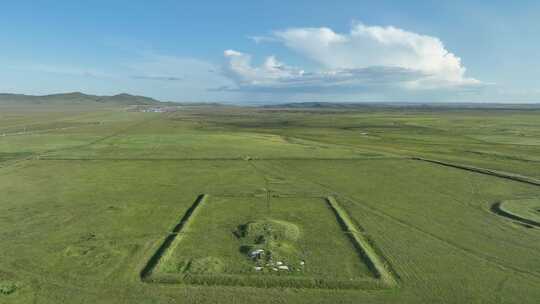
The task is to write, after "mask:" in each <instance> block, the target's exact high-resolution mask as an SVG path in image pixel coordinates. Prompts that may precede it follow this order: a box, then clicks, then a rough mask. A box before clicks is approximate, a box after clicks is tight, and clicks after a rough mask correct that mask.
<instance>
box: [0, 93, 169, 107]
mask: <svg viewBox="0 0 540 304" xmlns="http://www.w3.org/2000/svg"><path fill="white" fill-rule="evenodd" d="M1 104H9V105H17V104H20V105H39V104H43V105H47V104H51V105H71V104H73V105H75V104H78V105H91V104H95V105H99V104H102V105H126V106H127V105H158V104H162V102H161V101H159V100H156V99H153V98H150V97H145V96H138V95H130V94H126V93H122V94H117V95H112V96H98V95H88V94H84V93H80V92H73V93H61V94H51V95H42V96H36V95H24V94H8V93H0V105H1Z"/></svg>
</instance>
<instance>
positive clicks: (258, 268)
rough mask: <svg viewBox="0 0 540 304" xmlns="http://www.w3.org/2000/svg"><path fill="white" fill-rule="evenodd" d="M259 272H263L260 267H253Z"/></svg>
mask: <svg viewBox="0 0 540 304" xmlns="http://www.w3.org/2000/svg"><path fill="white" fill-rule="evenodd" d="M261 270H263V268H262V267H260V266H256V267H255V271H261Z"/></svg>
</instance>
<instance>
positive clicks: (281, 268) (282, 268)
mask: <svg viewBox="0 0 540 304" xmlns="http://www.w3.org/2000/svg"><path fill="white" fill-rule="evenodd" d="M278 269H279V270H289V266H287V265H281V266H278Z"/></svg>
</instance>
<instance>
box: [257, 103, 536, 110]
mask: <svg viewBox="0 0 540 304" xmlns="http://www.w3.org/2000/svg"><path fill="white" fill-rule="evenodd" d="M262 108H270V109H271V108H284V109H345V110H347V109H361V108H409V109H502V110H504V109H508V110H513V109H532V110H538V109H540V103H526V104H520V103H467V102H455V103H454V102H446V103H437V102H427V103H424V102H350V103H349V102H291V103H281V104H266V105H263V106H262Z"/></svg>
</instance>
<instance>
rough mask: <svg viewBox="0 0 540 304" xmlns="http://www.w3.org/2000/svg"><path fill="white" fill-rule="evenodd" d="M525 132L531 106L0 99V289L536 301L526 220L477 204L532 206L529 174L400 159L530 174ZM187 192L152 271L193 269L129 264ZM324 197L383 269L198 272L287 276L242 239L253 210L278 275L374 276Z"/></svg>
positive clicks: (535, 261)
mask: <svg viewBox="0 0 540 304" xmlns="http://www.w3.org/2000/svg"><path fill="white" fill-rule="evenodd" d="M539 138H540V112H538V111H537V110H519V109H512V110H508V109H506V110H494V109H493V110H489V109H488V110H486V109H483V110H475V109H467V110H465V109H420V108H411V109H403V108H365V109H364V108H360V109H349V110H347V111H345V110H336V109H326V110H325V109H319V110H314V109H262V108H242V107H190V106H186V107H182V108H180V109H179V110H178V111H176V112H170V113H141V112H134V111H127V110H126V108H125V107H120V106H114V107H112V106H107V107H106V106H105V105H101V106H92V107H90V106H83V105H78V106H53V105H51V106H46V105H33V106H14V105H10V106H0V173H1V174H0V242H1V244H2V247H1V250H0V303H252V302H256V303H537V302H538V299H540V255H538V252H540V229H539V228H537V227H532V228H528V227H525V226H524V225H522V223H519V222H517V221H515V220H512V219H508V218H505V217H503V216H500V215H499V214H496V213H494V212H493V211H492V206H493V204H494V203H497V202H503V204H504V203H505V202H506V203H508V202H511V204H510V205H503V206H505V207H508V208H510V209H511V210H512V211H514V212H518V213H519V214H521V215H523V214H527V216H530V217H532V216H537V214H536V213H535V212H537V211H538V210H537V207H540V206H538V205H537V202H538V198H540V187H539V186H535V185H532V184H527V183H523V182H519V181H515V180H511V179H506V178H501V177H496V176H492V175H489V174H482V173H479V172H473V171H469V170H463V169H458V168H453V167H448V166H442V165H439V164H436V163H428V162H423V161H419V160H415V159H413V157H424V158H429V159H435V160H440V161H445V162H451V163H456V164H462V165H468V166H474V167H480V168H485V169H489V170H495V171H499V172H502V173H508V174H512V175H521V176H525V177H527V178H530V179H531V180H538V179H540V158H539V155H540V143H539ZM203 193H207V194H209V198H208V201H206V202H204V203H202V204H201V205H200V207H201V209H200V210H199V211H197V214H196V215H195V217H194V218H193V220H194V221H193V223H192V224H190V226H189V227H187V228H189V229H188V230H186V231H188V232H187V233H185V235H184V238H183V239H182V240H181V241H179V242H178V244H176V247H175V248H172V249H174V250H171V251H170V256H169V257H168V259H166V261H164V262H162V263H161V264H159V265H158V269H157V270H156V272H157V273H158V274H161V273H164V274H166V273H172V274H173V275H180V276H185V275H186V274H190V272H192V273H199V274H200V275H201V276H206V279H207V280H206V281H205V280H194V281H192V282H179V283H160V282H150V281H148V280H144V279H143V278H141V271H142V270H143V269H144V267H145V265H147V263H148V261H149V260H150V259H151V258H152V256H153V255H154V254H155V253H156V250H157V249H158V248H159V246H160V245H161V244H162V243H163V240H164V238H165V237H167V236H168V235H170V234H171V232H172V231H171V230H172V229H174V227H175V226H176V225H178V223H179V221H180V220H181V219H182V217H183V216H184V215H185V214H186V212H187V211H188V210H189V209H190V208H191V207H192V205H193V202H194V200H195V198H196V197H198V196H199V195H200V194H203ZM326 197H335V199H336V200H337V201H338V202H339V206H340V212H343V213H344V214H346V215H347V222H348V223H349V225H350V226H351V225H352V226H354V227H355V228H356V229H357V232H358V233H359V234H360V235H361V237H362V242H365V243H366V244H369V246H370V248H371V251H370V254H372V255H373V256H376V257H378V258H379V259H380V261H381V262H382V263H383V264H384V267H385V268H386V269H387V270H388V272H389V273H391V274H392V277H393V278H395V285H393V286H391V287H386V288H375V289H374V288H353V289H340V288H324V286H320V287H321V288H306V287H303V286H295V285H294V283H291V284H290V285H287V284H282V285H280V286H269V287H268V288H261V287H260V286H242V284H219V282H217V281H216V280H214V278H215V277H218V276H220V275H233V276H239V277H243V278H249V277H251V276H258V277H262V278H263V279H266V278H270V277H285V279H286V280H289V279H290V280H291V281H294V279H291V278H287V274H286V273H280V274H279V275H275V274H273V273H272V272H268V273H267V272H264V271H263V272H261V273H259V272H254V271H253V267H254V265H253V261H251V260H250V259H249V258H248V257H246V255H245V253H243V251H242V248H241V247H242V246H259V245H260V244H256V243H257V242H255V241H254V240H255V238H253V237H252V236H253V235H256V236H260V235H261V233H262V234H263V235H264V233H263V232H260V230H261V229H262V231H265V229H266V228H260V227H267V226H268V225H270V226H271V227H277V228H276V229H277V231H293V232H292V233H290V232H287V233H285V232H283V233H279V234H278V235H280V237H279V238H277V240H278V241H277V243H278V244H281V246H282V247H287V246H289V247H290V248H289V250H285V251H282V252H281V253H280V251H279V250H277V249H274V250H276V252H278V254H281V257H282V258H283V259H285V258H287V259H290V260H291V261H292V262H291V265H292V264H295V265H296V263H297V262H298V260H305V269H304V270H301V271H297V273H299V274H297V273H294V274H290V277H320V276H324V277H327V278H328V279H329V280H330V279H331V280H350V279H351V278H352V279H353V280H354V279H355V278H368V279H373V277H374V275H373V271H371V270H370V269H369V268H370V267H369V263H366V260H363V259H362V258H361V257H359V255H358V252H357V251H355V250H354V249H355V248H352V245H351V243H350V240H349V239H348V238H347V237H346V236H347V232H346V231H344V229H343V227H340V226H339V224H338V221H337V218H336V216H334V215H333V213H332V209H331V208H330V207H329V206H328V205H327V204H325V202H324V200H322V199H321V198H326ZM268 208H269V209H268ZM272 221H281V222H280V223H282V222H286V225H284V226H283V225H281V224H275V222H272ZM269 222H270V224H268V223H269ZM250 223H251V224H253V223H255V225H252V226H250V227H251V228H250V229H248V230H249V231H255V232H253V233H251V232H250V233H247V232H246V233H245V230H241V229H240V230H239V226H241V225H245V224H250ZM265 225H266V226H265ZM272 225H273V226H272ZM291 225H292V226H291ZM283 227H285V228H283ZM294 227H296V228H298V232H299V233H298V234H297V233H296V232H294V231H296V228H294ZM280 229H281V230H280ZM257 231H259V232H257ZM235 233H237V234H238V235H240V236H244V237H238V236H237V235H236V234H235ZM180 234H181V233H180ZM180 234H179V235H180ZM282 235H287V236H286V237H284V236H282ZM291 235H292V236H291ZM294 235H296V237H294ZM265 244H266V243H265ZM270 245H271V246H274V245H276V244H273V245H272V244H270ZM270 245H265V246H270ZM276 246H277V245H276ZM265 248H274V247H265ZM206 252H208V253H209V254H206ZM194 259H195V260H197V261H195V263H192V264H193V268H186V267H184V266H186V265H187V264H186V261H187V262H188V263H189V261H191V260H194ZM183 262H184V263H183ZM192 262H193V261H192ZM193 277H194V276H193ZM212 280H214V281H213V283H212V284H205V282H210V281H212ZM243 280H244V281H245V280H248V279H243ZM269 280H271V279H269ZM247 285H249V284H247Z"/></svg>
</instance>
